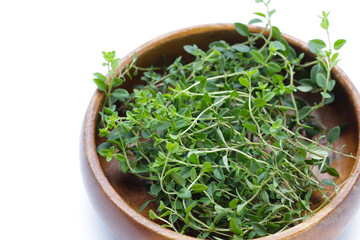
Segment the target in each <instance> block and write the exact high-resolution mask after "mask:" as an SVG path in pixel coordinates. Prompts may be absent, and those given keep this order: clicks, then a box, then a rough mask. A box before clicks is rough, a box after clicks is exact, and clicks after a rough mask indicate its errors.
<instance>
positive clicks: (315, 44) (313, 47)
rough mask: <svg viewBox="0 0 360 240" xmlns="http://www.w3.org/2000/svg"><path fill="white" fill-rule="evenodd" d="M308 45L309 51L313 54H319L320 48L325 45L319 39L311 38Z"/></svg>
mask: <svg viewBox="0 0 360 240" xmlns="http://www.w3.org/2000/svg"><path fill="white" fill-rule="evenodd" d="M308 47H309V50H310V52H312V53H314V54H319V52H320V51H321V49H323V48H325V47H326V44H325V42H324V41H323V40H321V39H313V40H310V41H309V43H308Z"/></svg>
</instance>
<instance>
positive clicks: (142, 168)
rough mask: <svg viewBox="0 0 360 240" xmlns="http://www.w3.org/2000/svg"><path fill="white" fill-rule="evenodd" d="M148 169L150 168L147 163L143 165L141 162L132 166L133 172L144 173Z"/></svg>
mask: <svg viewBox="0 0 360 240" xmlns="http://www.w3.org/2000/svg"><path fill="white" fill-rule="evenodd" d="M149 170H150V168H149V167H148V166H147V165H143V164H137V165H136V166H135V167H134V172H135V173H145V172H148V171H149Z"/></svg>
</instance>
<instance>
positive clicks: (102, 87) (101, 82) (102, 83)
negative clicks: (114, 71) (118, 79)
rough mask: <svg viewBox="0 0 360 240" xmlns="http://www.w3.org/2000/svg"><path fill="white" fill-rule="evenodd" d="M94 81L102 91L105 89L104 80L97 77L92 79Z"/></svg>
mask: <svg viewBox="0 0 360 240" xmlns="http://www.w3.org/2000/svg"><path fill="white" fill-rule="evenodd" d="M94 83H95V84H96V86H97V88H98V89H99V90H101V91H103V92H105V91H106V87H107V86H106V84H105V81H103V80H101V79H99V78H95V79H94Z"/></svg>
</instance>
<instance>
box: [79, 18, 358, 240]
mask: <svg viewBox="0 0 360 240" xmlns="http://www.w3.org/2000/svg"><path fill="white" fill-rule="evenodd" d="M248 27H249V30H250V32H260V31H261V30H262V29H263V28H261V27H257V26H253V25H248ZM220 30H230V31H235V27H234V24H232V23H214V24H203V25H196V26H191V27H186V28H181V29H178V30H175V31H171V32H169V33H166V34H163V35H161V36H159V37H156V38H154V39H152V40H150V41H148V42H146V43H144V44H143V45H141V46H140V47H138V48H136V49H135V50H133V51H131V52H130V53H129V54H127V55H126V56H125V57H124V58H122V60H121V62H120V65H119V67H118V68H117V70H119V69H120V68H123V67H124V66H126V65H127V64H128V63H130V62H131V60H132V57H133V55H134V53H135V52H136V53H137V54H138V55H141V54H143V53H144V52H146V51H148V50H149V49H151V48H154V47H156V46H159V45H161V44H164V43H166V42H169V41H173V40H174V39H176V38H179V37H182V36H187V35H189V34H192V35H195V34H201V33H205V32H209V31H220ZM282 37H283V38H285V39H286V40H287V41H288V42H289V44H290V45H295V46H297V47H298V48H300V49H301V50H302V51H303V52H305V53H306V54H308V55H310V56H311V55H312V56H313V54H312V53H311V52H310V51H309V50H308V47H307V44H306V43H305V42H303V41H301V40H299V39H297V38H295V37H292V36H290V35H287V34H284V33H282ZM332 74H333V75H334V76H335V77H336V78H337V79H338V80H339V83H340V84H341V85H342V88H344V90H345V92H346V94H347V96H348V97H349V99H350V102H352V104H353V107H354V109H355V117H356V124H357V127H358V129H360V96H359V93H358V91H357V90H356V88H355V86H354V84H353V83H352V82H351V80H350V79H349V78H348V76H347V75H346V74H345V73H344V72H343V71H342V70H341V69H340V68H339V67H338V66H335V67H334V68H333V69H332ZM103 99H104V94H102V93H101V92H100V91H99V90H96V91H95V93H94V95H93V96H92V98H91V101H90V103H89V106H88V109H87V111H86V114H85V118H84V147H85V156H86V158H87V161H88V164H89V166H90V169H91V171H92V173H93V175H94V177H95V179H96V181H97V183H98V184H99V186H100V188H101V189H102V191H103V192H104V194H105V195H106V196H107V197H108V198H109V199H110V200H111V202H112V204H113V205H114V206H116V208H118V209H119V210H121V211H122V212H123V213H124V214H126V215H127V216H128V217H129V218H131V219H133V220H134V221H135V222H136V223H137V224H139V225H141V226H142V227H143V228H146V229H148V230H149V231H156V232H157V233H158V234H159V235H160V236H162V237H167V238H171V239H184V240H195V239H198V238H195V237H191V236H186V235H182V234H180V233H176V232H174V231H172V230H170V229H167V228H163V227H161V226H160V225H158V224H157V223H155V222H153V221H151V220H150V219H147V218H146V217H144V216H142V215H140V214H139V213H138V212H137V211H136V210H134V209H133V208H131V207H130V206H129V205H128V204H127V203H126V202H125V201H124V200H123V198H122V197H121V196H120V195H119V194H118V193H117V192H116V191H115V190H114V188H113V187H112V186H111V184H110V182H109V181H108V179H107V178H106V176H105V173H104V172H103V170H102V168H101V166H100V162H99V158H98V155H97V152H96V142H95V135H96V122H97V116H98V110H99V109H100V106H101V103H102V101H103ZM359 135H360V134H358V139H359V140H358V146H357V152H356V155H355V156H356V159H355V162H354V166H353V168H352V170H351V173H350V174H352V175H353V177H351V176H349V178H350V179H349V180H348V181H347V182H346V183H345V184H344V185H343V186H342V187H341V189H340V191H339V193H338V194H336V195H335V196H334V197H333V198H332V200H331V201H330V202H329V203H328V204H327V205H326V206H325V207H323V208H322V209H321V210H320V211H319V212H317V213H316V214H315V215H314V216H312V217H311V218H309V219H308V220H307V221H305V222H303V223H300V224H297V225H295V226H294V227H291V228H289V229H287V230H285V231H283V232H279V233H276V234H273V235H269V236H266V237H261V238H257V239H259V240H270V239H283V238H286V237H290V236H293V235H296V234H298V233H300V232H303V231H305V230H306V229H309V228H311V227H313V226H314V225H315V224H317V223H318V222H320V221H322V220H323V219H324V218H325V216H327V215H328V214H330V213H331V212H333V211H334V210H335V209H336V208H337V206H339V205H340V203H342V202H343V201H344V200H345V199H346V197H347V196H348V195H349V193H350V192H351V190H352V189H353V187H354V186H355V184H356V183H357V182H359V179H360V160H359V155H360V136H359Z"/></svg>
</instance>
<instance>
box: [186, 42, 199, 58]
mask: <svg viewBox="0 0 360 240" xmlns="http://www.w3.org/2000/svg"><path fill="white" fill-rule="evenodd" d="M184 50H185V51H186V52H187V53H190V54H191V55H195V56H197V55H198V53H199V48H198V47H197V46H196V45H195V44H194V45H192V46H191V45H185V46H184Z"/></svg>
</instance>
